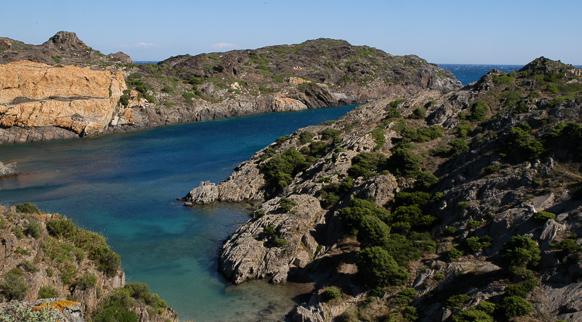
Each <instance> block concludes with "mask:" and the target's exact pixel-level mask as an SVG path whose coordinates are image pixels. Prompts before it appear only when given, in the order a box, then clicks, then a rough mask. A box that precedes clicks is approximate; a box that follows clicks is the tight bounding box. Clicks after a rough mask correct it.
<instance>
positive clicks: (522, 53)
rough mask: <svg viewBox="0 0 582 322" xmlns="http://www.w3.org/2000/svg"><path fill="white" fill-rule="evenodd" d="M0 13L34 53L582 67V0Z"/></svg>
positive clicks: (228, 0) (43, 7) (22, 2)
mask: <svg viewBox="0 0 582 322" xmlns="http://www.w3.org/2000/svg"><path fill="white" fill-rule="evenodd" d="M3 2H4V3H2V5H1V6H0V36H4V37H9V38H13V39H17V40H21V41H24V42H27V43H33V44H40V43H42V42H44V41H45V40H46V39H48V38H49V37H50V36H52V35H53V34H54V33H56V32H57V31H59V30H66V31H74V32H76V33H77V35H78V36H79V37H80V38H81V39H82V40H83V41H84V42H85V43H87V44H88V45H89V46H91V47H93V48H95V49H98V50H100V51H102V52H104V53H111V52H116V51H123V52H125V53H128V54H129V55H130V56H131V57H132V58H133V59H134V60H138V61H139V60H142V61H143V60H148V61H157V60H163V59H165V58H168V57H170V56H175V55H180V54H198V53H202V52H214V51H226V50H232V49H247V48H257V47H262V46H266V45H275V44H291V43H300V42H303V41H305V40H307V39H314V38H320V37H325V38H337V39H345V40H347V41H349V42H350V43H352V44H354V45H368V46H372V47H376V48H379V49H382V50H384V51H387V52H389V53H391V54H395V55H402V54H415V55H418V56H421V57H423V58H425V59H427V60H428V61H430V62H432V63H457V64H525V63H527V62H529V61H531V60H532V59H534V58H536V57H539V56H546V57H549V58H552V59H560V60H562V61H563V62H566V63H570V64H576V65H580V64H582V41H581V40H582V1H581V0H552V1H550V0H529V1H526V0H504V1H500V0H487V1H483V0H482V1H467V0H464V1H459V0H448V1H447V0H440V1H437V0H424V1H421V0H406V1H405V0H400V1H396V0H394V1H392V0H384V1H380V0H377V1H376V0H358V1H355V0H354V1H347V0H345V1H344V0H335V1H333V0H286V1H283V0H280V1H277V0H244V1H243V0H238V1H237V0H212V1H203V0H199V1H195V0H192V1H187V0H174V1H172V0H165V1H159V0H140V1H133V0H125V1H122V0H117V1H111V0H99V1H88V0H61V1H59V0H53V1H48V0H37V1H34V0H18V1H3Z"/></svg>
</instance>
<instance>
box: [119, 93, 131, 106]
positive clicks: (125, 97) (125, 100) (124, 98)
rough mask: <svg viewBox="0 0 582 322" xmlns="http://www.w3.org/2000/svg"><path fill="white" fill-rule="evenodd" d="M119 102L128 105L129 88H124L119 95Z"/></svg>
mask: <svg viewBox="0 0 582 322" xmlns="http://www.w3.org/2000/svg"><path fill="white" fill-rule="evenodd" d="M119 104H121V105H122V106H123V107H127V106H128V105H129V90H127V89H126V90H124V91H123V94H122V95H121V96H120V97H119Z"/></svg>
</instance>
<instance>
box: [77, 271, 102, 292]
mask: <svg viewBox="0 0 582 322" xmlns="http://www.w3.org/2000/svg"><path fill="white" fill-rule="evenodd" d="M96 283H97V277H96V276H95V275H93V274H91V273H85V274H83V275H82V276H81V277H79V278H77V280H76V281H75V284H74V287H75V289H80V290H88V289H90V288H93V287H95V284H96Z"/></svg>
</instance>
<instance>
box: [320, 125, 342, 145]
mask: <svg viewBox="0 0 582 322" xmlns="http://www.w3.org/2000/svg"><path fill="white" fill-rule="evenodd" d="M340 134H341V132H340V131H339V130H336V129H332V128H330V127H328V128H327V129H325V130H323V131H322V132H321V138H322V139H323V140H331V141H332V142H337V141H338V140H339V138H340Z"/></svg>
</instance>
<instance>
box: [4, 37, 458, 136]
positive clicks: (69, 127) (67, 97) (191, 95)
mask: <svg viewBox="0 0 582 322" xmlns="http://www.w3.org/2000/svg"><path fill="white" fill-rule="evenodd" d="M124 57H125V56H124V54H115V55H107V56H106V55H103V54H101V53H100V52H98V51H96V50H94V49H92V48H90V47H89V46H87V45H86V44H85V43H83V42H82V41H81V40H80V39H79V38H78V37H77V36H76V35H75V34H74V33H70V32H59V33H57V34H56V35H55V36H53V37H51V38H50V39H49V40H48V41H47V42H45V43H44V44H42V45H28V44H24V43H22V42H19V41H15V40H11V39H8V38H0V86H1V88H2V91H1V92H0V143H21V142H30V141H45V140H51V139H63V138H74V137H82V136H95V135H99V134H103V133H108V132H117V131H129V130H135V129H140V128H150V127H155V126H162V125H166V124H174V123H185V122H193V121H200V120H210V119H216V118H223V117H229V116H238V115H247V114H254V113H263V112H273V111H291V110H302V109H307V108H319V107H330V106H337V105H340V104H347V103H354V102H366V101H368V100H371V99H375V98H379V97H383V96H387V95H391V94H393V93H414V92H417V91H418V90H420V89H434V90H440V91H447V90H452V89H456V88H458V87H459V83H458V81H457V80H456V79H455V78H454V76H452V74H450V73H448V72H446V71H444V70H442V69H441V68H439V67H437V66H435V65H432V64H429V63H427V62H426V61H424V60H422V59H420V58H418V57H416V56H392V55H390V54H387V53H385V52H383V51H381V50H377V49H374V48H371V47H366V46H353V45H350V44H349V43H347V42H345V41H341V40H332V39H317V40H310V41H306V42H304V43H301V44H297V45H281V46H271V47H265V48H259V49H255V50H238V51H230V52H225V53H210V54H201V55H196V56H189V55H185V56H177V57H172V58H169V59H167V60H165V61H163V62H160V63H159V64H156V65H135V64H132V63H131V61H130V60H129V59H128V58H127V57H125V58H124ZM126 58H127V59H126Z"/></svg>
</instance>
